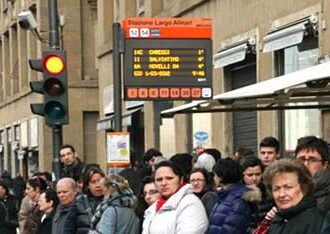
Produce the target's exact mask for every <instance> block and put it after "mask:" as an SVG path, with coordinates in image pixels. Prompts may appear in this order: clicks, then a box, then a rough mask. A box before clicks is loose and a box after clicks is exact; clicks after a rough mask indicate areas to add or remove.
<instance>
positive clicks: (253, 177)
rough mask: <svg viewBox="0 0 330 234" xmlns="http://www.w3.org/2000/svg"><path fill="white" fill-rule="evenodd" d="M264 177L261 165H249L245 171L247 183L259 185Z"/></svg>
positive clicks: (245, 181)
mask: <svg viewBox="0 0 330 234" xmlns="http://www.w3.org/2000/svg"><path fill="white" fill-rule="evenodd" d="M261 178H262V169H261V167H260V166H259V165H257V166H254V167H248V168H246V169H245V170H244V172H243V180H244V184H246V185H256V186H258V185H259V184H260V182H261Z"/></svg>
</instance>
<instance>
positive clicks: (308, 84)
mask: <svg viewBox="0 0 330 234" xmlns="http://www.w3.org/2000/svg"><path fill="white" fill-rule="evenodd" d="M329 80H330V62H326V63H322V64H319V65H315V66H312V67H309V68H306V69H302V70H299V71H296V72H292V73H289V74H285V75H283V76H279V77H276V78H272V79H269V80H265V81H261V82H258V83H255V84H252V85H248V86H245V87H243V88H239V89H235V90H231V91H228V92H225V93H222V94H218V95H215V96H214V97H213V99H212V100H208V101H197V102H191V103H188V104H185V105H182V106H177V107H174V108H171V109H167V110H164V111H162V112H161V115H162V117H173V116H174V115H175V114H180V113H205V112H230V111H254V110H260V111H261V110H280V109H310V108H329V107H330V85H328V82H329ZM297 103H299V104H298V105H290V104H297Z"/></svg>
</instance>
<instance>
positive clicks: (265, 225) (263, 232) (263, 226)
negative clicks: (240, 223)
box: [252, 219, 271, 234]
mask: <svg viewBox="0 0 330 234" xmlns="http://www.w3.org/2000/svg"><path fill="white" fill-rule="evenodd" d="M270 223H271V220H268V219H264V220H262V222H261V223H260V224H259V226H258V227H257V228H256V229H255V230H254V231H253V232H252V234H269V226H270Z"/></svg>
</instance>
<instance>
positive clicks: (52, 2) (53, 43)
mask: <svg viewBox="0 0 330 234" xmlns="http://www.w3.org/2000/svg"><path fill="white" fill-rule="evenodd" d="M48 10H49V47H50V48H52V49H58V48H59V37H58V34H59V33H58V12H57V0H48Z"/></svg>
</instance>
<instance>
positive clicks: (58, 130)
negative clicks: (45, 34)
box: [48, 0, 62, 180]
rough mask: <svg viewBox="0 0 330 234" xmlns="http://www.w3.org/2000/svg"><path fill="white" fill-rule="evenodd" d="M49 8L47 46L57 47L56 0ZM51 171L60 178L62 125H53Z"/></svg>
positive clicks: (49, 2) (49, 3)
mask: <svg viewBox="0 0 330 234" xmlns="http://www.w3.org/2000/svg"><path fill="white" fill-rule="evenodd" d="M48 10H49V47H50V48H52V49H59V33H58V10H57V0H48ZM52 133H53V163H52V164H53V172H54V173H55V176H56V179H57V180H58V179H59V178H60V162H59V155H58V151H59V149H60V147H61V146H62V125H60V124H59V125H53V126H52Z"/></svg>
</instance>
